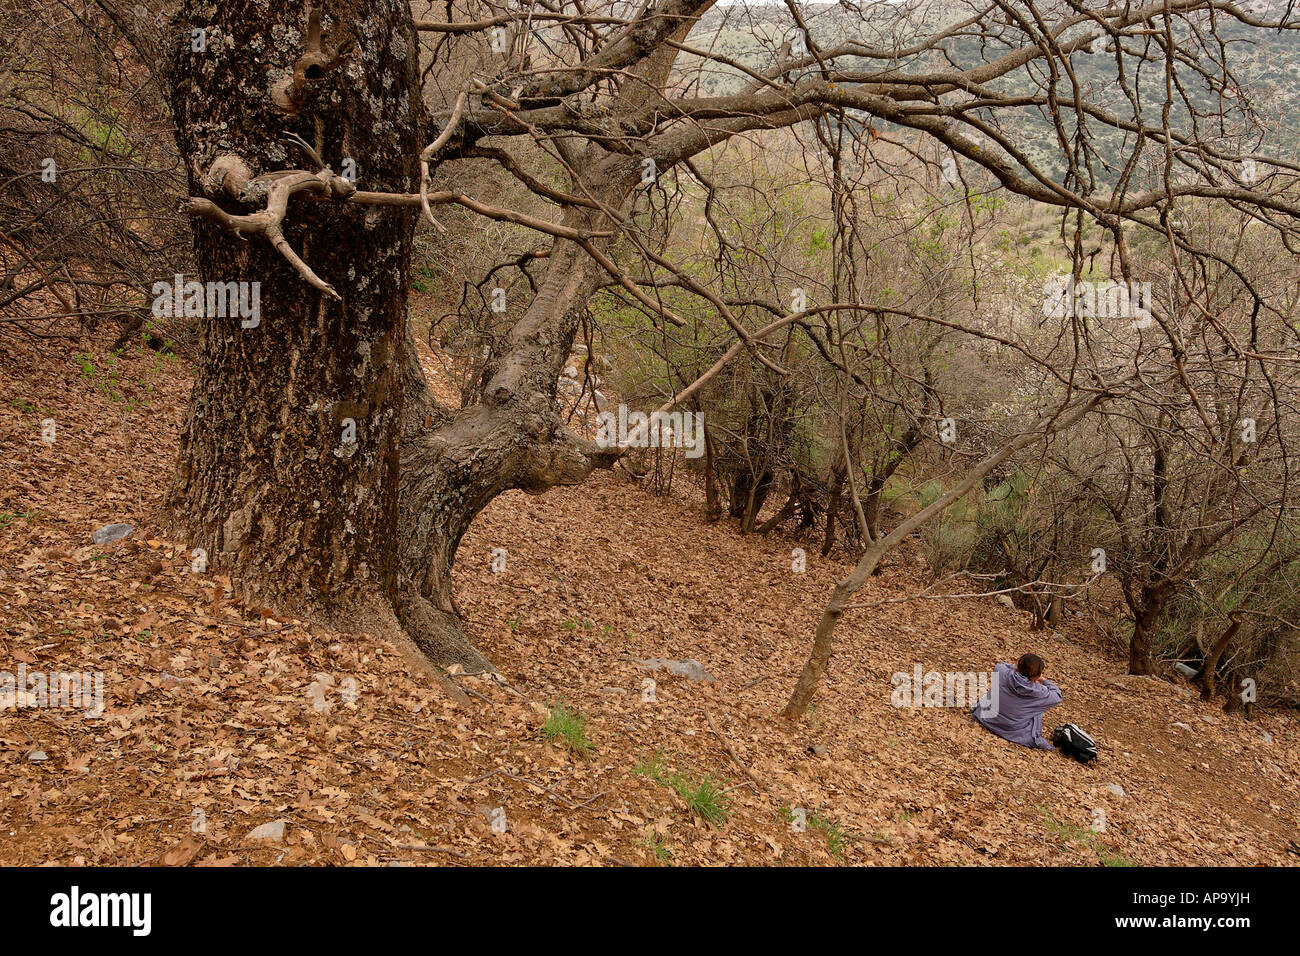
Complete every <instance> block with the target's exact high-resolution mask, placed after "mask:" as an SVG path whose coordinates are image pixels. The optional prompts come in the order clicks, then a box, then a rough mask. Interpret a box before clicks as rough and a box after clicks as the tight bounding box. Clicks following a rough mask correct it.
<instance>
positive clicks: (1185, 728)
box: [1174, 720, 1192, 732]
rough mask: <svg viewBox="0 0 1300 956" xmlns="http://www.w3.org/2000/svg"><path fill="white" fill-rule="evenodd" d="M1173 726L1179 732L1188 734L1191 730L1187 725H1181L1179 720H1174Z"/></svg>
mask: <svg viewBox="0 0 1300 956" xmlns="http://www.w3.org/2000/svg"><path fill="white" fill-rule="evenodd" d="M1174 726H1175V727H1177V728H1178V729H1179V730H1186V731H1189V732H1190V731H1191V729H1192V728H1191V727H1190V726H1188V725H1187V724H1185V723H1183V722H1182V721H1181V720H1175V721H1174Z"/></svg>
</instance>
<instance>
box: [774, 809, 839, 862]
mask: <svg viewBox="0 0 1300 956" xmlns="http://www.w3.org/2000/svg"><path fill="white" fill-rule="evenodd" d="M781 816H783V817H784V818H785V819H786V820H793V819H794V811H793V810H791V809H790V808H789V807H782V808H781ZM806 821H807V824H808V829H810V830H819V831H821V833H822V834H823V835H824V836H825V837H826V849H827V850H829V851H830V854H831V856H833V857H835V859H837V860H840V861H843V860H844V848H845V847H847V846H848V845H849V844H850V843H851V842H853V841H854V840H856V839H858V834H857V833H855V832H854V831H853V830H850V829H849V828H848V827H846V826H844V825H843V824H842V823H839V822H838V821H836V820H832V819H830V818H829V817H824V816H822V815H821V814H820V813H809V814H807V816H806Z"/></svg>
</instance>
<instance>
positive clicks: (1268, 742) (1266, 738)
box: [1263, 730, 1273, 744]
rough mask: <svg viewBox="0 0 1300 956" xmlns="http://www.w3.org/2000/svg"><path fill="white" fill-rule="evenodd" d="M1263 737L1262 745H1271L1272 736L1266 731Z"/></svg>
mask: <svg viewBox="0 0 1300 956" xmlns="http://www.w3.org/2000/svg"><path fill="white" fill-rule="evenodd" d="M1263 737H1264V743H1266V744H1271V743H1272V742H1273V735H1272V734H1270V733H1269V732H1268V731H1267V730H1266V731H1264V734H1263Z"/></svg>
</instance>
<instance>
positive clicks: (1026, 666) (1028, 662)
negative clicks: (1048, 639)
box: [1016, 654, 1043, 681]
mask: <svg viewBox="0 0 1300 956" xmlns="http://www.w3.org/2000/svg"><path fill="white" fill-rule="evenodd" d="M1016 670H1018V671H1019V672H1020V675H1021V676H1022V677H1024V678H1026V679H1028V680H1034V681H1036V680H1038V679H1039V678H1041V677H1042V676H1043V659H1042V658H1041V657H1039V656H1038V655H1037V654H1022V655H1021V656H1020V660H1018V661H1017V662H1016Z"/></svg>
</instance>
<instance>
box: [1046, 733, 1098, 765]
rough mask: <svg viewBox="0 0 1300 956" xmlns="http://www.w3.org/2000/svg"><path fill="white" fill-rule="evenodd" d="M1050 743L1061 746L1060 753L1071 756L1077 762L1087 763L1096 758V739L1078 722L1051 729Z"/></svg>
mask: <svg viewBox="0 0 1300 956" xmlns="http://www.w3.org/2000/svg"><path fill="white" fill-rule="evenodd" d="M1052 743H1053V744H1055V745H1056V746H1057V747H1060V748H1061V753H1063V754H1066V755H1067V756H1070V757H1073V758H1074V759H1075V760H1077V761H1079V763H1089V762H1090V761H1093V760H1096V759H1097V741H1095V740H1093V739H1092V738H1091V737H1089V736H1088V735H1087V734H1086V733H1084V732H1083V728H1082V727H1080V726H1079V725H1078V724H1062V725H1061V726H1060V727H1057V728H1056V729H1055V730H1053V731H1052Z"/></svg>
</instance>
